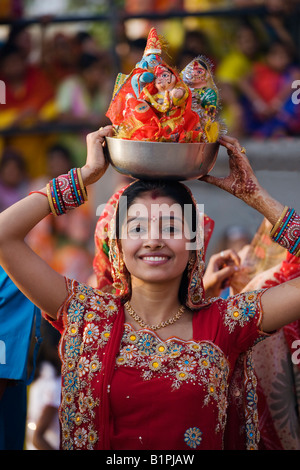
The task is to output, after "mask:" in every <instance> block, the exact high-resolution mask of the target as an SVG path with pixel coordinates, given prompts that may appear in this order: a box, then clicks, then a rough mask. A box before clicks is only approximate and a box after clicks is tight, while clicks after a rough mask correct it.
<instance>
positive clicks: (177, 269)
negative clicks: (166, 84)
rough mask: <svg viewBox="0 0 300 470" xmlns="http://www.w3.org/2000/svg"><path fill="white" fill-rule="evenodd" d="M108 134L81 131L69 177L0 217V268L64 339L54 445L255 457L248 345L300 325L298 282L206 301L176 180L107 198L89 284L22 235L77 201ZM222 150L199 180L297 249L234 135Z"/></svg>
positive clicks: (292, 224) (288, 224)
mask: <svg viewBox="0 0 300 470" xmlns="http://www.w3.org/2000/svg"><path fill="white" fill-rule="evenodd" d="M111 135H112V128H111V127H107V128H104V129H100V130H99V131H97V132H94V133H92V134H89V135H88V137H87V162H86V164H85V165H84V166H83V167H82V168H81V169H73V170H71V171H70V172H69V174H68V175H62V176H60V177H58V178H56V179H55V180H53V181H52V182H51V183H50V184H49V185H48V186H47V188H43V189H42V190H41V191H40V192H39V193H34V194H31V195H30V196H28V197H26V198H25V199H23V200H21V201H19V202H18V203H17V204H15V205H13V206H11V207H10V208H8V209H7V210H6V211H4V212H2V213H1V214H0V262H1V264H2V266H3V267H4V269H5V270H6V272H7V273H8V274H9V275H10V277H11V278H12V279H13V280H14V282H15V283H16V284H17V285H18V287H19V288H20V289H21V290H22V291H23V292H24V293H25V294H26V295H27V296H28V297H29V298H30V299H31V300H32V301H33V302H34V303H35V304H36V305H38V306H39V307H40V308H41V309H42V310H43V311H44V312H47V314H45V315H46V318H47V319H48V320H49V321H50V322H52V323H53V325H54V326H55V327H56V328H57V329H58V330H59V331H60V332H61V333H62V337H61V342H60V355H61V361H62V402H61V406H60V421H61V428H62V432H61V447H62V448H63V449H66V450H67V449H97V450H100V449H111V450H122V449H130V450H135V449H141V450H143V449H144V450H145V449H151V450H189V449H197V450H201V449H215V450H217V449H224V448H226V449H237V448H238V449H245V448H247V449H257V448H259V437H260V432H259V428H258V403H257V392H256V385H257V381H256V377H255V375H254V373H253V370H252V365H251V364H252V363H251V355H250V354H249V351H250V349H251V348H252V346H253V345H254V344H255V343H256V342H258V340H261V339H264V338H265V337H266V336H267V333H268V332H272V331H274V330H276V329H277V328H280V327H281V326H283V325H285V324H287V323H289V322H292V321H294V320H296V319H300V310H299V305H300V280H299V278H297V279H294V280H293V281H288V282H286V283H285V285H279V286H276V287H272V288H270V289H262V290H257V291H253V292H247V293H242V294H238V295H235V296H232V297H229V298H228V299H227V300H224V299H221V298H206V297H205V292H204V287H203V276H204V268H205V264H204V255H205V247H206V245H207V237H206V235H207V234H208V230H206V224H204V227H202V226H201V223H200V224H199V223H198V222H199V220H200V222H201V218H199V214H198V208H197V204H196V202H195V200H194V198H193V196H192V194H191V192H190V190H189V189H188V188H187V187H186V186H184V185H183V184H181V183H174V182H167V183H166V182H161V181H157V182H156V181H155V182H149V181H148V182H142V181H137V182H134V183H133V184H131V185H129V186H128V187H127V188H124V189H122V190H120V191H119V192H118V193H117V194H115V195H114V196H113V197H112V199H111V201H109V203H108V207H109V209H107V211H106V210H105V211H104V214H103V219H101V220H100V221H99V227H101V231H100V230H99V231H98V230H97V232H96V244H97V249H98V253H97V257H96V260H95V266H97V274H100V276H98V281H99V283H98V286H97V288H92V287H91V286H89V285H84V284H81V283H79V282H77V281H76V280H74V279H73V280H72V279H64V278H63V277H62V276H61V275H59V274H58V273H56V272H55V271H53V269H52V268H51V267H49V266H48V265H47V264H45V263H44V262H43V261H42V260H41V259H40V258H39V257H38V256H37V255H36V254H35V253H33V252H32V251H31V250H30V249H29V247H28V246H27V245H26V243H25V241H24V239H25V237H26V235H27V233H28V232H29V230H31V229H32V228H33V227H34V226H35V225H36V224H37V223H38V222H39V221H40V220H42V219H43V218H44V217H45V216H46V215H49V213H50V212H51V213H52V215H53V216H58V215H59V214H64V212H66V210H70V209H74V208H75V207H77V206H78V205H79V204H82V203H84V201H85V199H86V198H87V191H86V187H87V186H89V185H90V184H93V183H95V182H96V181H98V180H99V179H100V177H101V176H102V175H103V174H104V173H105V171H106V169H107V166H108V164H107V162H106V161H105V158H104V154H103V149H102V145H103V144H104V141H105V136H111ZM220 143H221V144H222V145H223V146H224V147H225V148H226V149H227V151H228V155H229V166H230V173H229V175H228V176H227V177H224V178H216V177H212V176H205V177H204V178H203V179H204V180H205V181H206V182H208V183H211V184H214V185H216V186H218V187H220V188H222V189H224V190H226V191H228V192H230V193H231V194H233V195H234V196H236V197H238V198H240V199H242V200H243V201H244V202H245V203H247V204H248V205H250V206H251V207H253V208H254V209H256V210H258V211H259V212H260V213H261V214H262V215H263V216H265V217H266V218H267V219H268V220H269V221H270V222H271V224H272V225H273V226H274V229H273V231H274V233H275V238H276V241H277V242H278V243H281V244H283V245H284V246H286V247H287V249H289V250H290V251H294V252H296V254H299V253H300V250H299V240H298V239H299V233H300V232H299V227H300V222H299V221H300V218H299V216H298V215H297V214H295V213H294V211H292V210H290V209H288V208H284V207H283V205H282V204H280V203H279V202H277V201H276V200H275V199H273V198H272V197H271V196H270V195H269V194H268V193H267V192H266V191H265V190H264V189H263V188H262V187H261V186H260V184H259V182H258V181H257V179H256V177H255V175H254V173H253V171H252V169H251V167H250V164H249V162H248V160H247V157H246V155H245V153H244V150H243V149H242V148H241V146H240V144H239V143H238V142H237V141H236V140H235V139H233V138H231V137H228V136H226V137H224V138H222V139H220ZM237 182H238V184H237ZM249 187H250V188H251V191H249ZM42 193H43V194H42ZM110 205H111V207H110ZM187 209H189V210H187ZM62 216H63V215H62ZM204 220H205V221H206V222H207V220H208V218H207V217H204ZM97 228H98V227H97ZM273 231H272V232H273ZM100 233H101V235H99V234H100ZM203 233H204V243H203ZM208 238H209V237H208ZM201 242H202V243H201ZM226 269H227V271H226V272H227V275H228V268H226ZM232 269H233V267H232ZM232 272H233V271H232ZM104 278H105V280H104ZM132 423H134V425H133V424H132Z"/></svg>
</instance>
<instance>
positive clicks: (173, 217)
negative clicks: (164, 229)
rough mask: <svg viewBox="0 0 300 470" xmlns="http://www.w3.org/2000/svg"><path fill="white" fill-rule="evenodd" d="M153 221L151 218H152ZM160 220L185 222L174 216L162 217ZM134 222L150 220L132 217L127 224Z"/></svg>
mask: <svg viewBox="0 0 300 470" xmlns="http://www.w3.org/2000/svg"><path fill="white" fill-rule="evenodd" d="M150 219H151V217H150ZM159 219H160V220H172V221H173V220H178V221H179V222H183V219H182V218H181V217H175V216H174V215H163V216H160V217H159ZM133 220H138V221H148V220H149V218H148V217H139V216H137V215H136V216H131V217H128V219H127V221H126V223H127V224H129V223H130V222H132V221H133Z"/></svg>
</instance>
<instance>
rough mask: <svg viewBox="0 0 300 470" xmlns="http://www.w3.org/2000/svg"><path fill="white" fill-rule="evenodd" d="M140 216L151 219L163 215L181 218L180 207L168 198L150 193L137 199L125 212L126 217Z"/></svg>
mask: <svg viewBox="0 0 300 470" xmlns="http://www.w3.org/2000/svg"><path fill="white" fill-rule="evenodd" d="M138 213H140V216H143V217H147V218H151V217H153V216H156V217H162V216H165V215H169V214H171V213H172V215H176V216H179V217H181V218H182V208H181V205H180V204H179V203H178V202H176V201H175V199H173V198H171V197H170V196H162V195H157V194H155V193H154V191H153V194H152V192H149V193H145V194H144V195H142V196H139V197H137V198H136V199H135V200H134V201H133V203H132V204H131V205H130V207H129V208H128V211H127V217H128V218H130V217H133V216H137V214H138Z"/></svg>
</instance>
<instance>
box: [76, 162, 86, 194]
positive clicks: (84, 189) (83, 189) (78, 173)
mask: <svg viewBox="0 0 300 470" xmlns="http://www.w3.org/2000/svg"><path fill="white" fill-rule="evenodd" d="M77 175H78V180H79V185H80V188H81V191H82V194H83V198H84V200H85V201H87V200H88V194H87V190H86V187H85V186H84V184H83V180H82V174H81V169H80V168H77Z"/></svg>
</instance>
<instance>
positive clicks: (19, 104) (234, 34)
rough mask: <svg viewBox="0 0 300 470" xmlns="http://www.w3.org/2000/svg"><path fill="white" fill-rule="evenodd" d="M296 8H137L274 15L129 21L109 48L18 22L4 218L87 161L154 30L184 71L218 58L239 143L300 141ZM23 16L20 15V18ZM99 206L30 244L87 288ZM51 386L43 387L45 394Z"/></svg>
mask: <svg viewBox="0 0 300 470" xmlns="http://www.w3.org/2000/svg"><path fill="white" fill-rule="evenodd" d="M6 3H8V2H6ZM13 3H14V2H10V4H13ZM15 3H16V4H17V2H15ZM298 3H299V2H298V1H296V0H262V1H259V0H258V1H247V0H235V1H233V0H232V1H229V0H228V1H226V0H214V1H208V0H201V1H200V0H186V1H182V0H181V1H180V0H179V1H178V0H177V1H173V2H169V1H168V0H165V1H158V0H156V1H154V0H147V1H144V2H140V1H133V0H127V1H125V2H124V8H125V11H126V13H127V14H136V13H141V14H142V13H147V12H153V11H154V12H166V11H168V9H171V6H170V5H171V4H172V8H173V9H174V10H180V9H182V8H183V9H184V10H185V11H192V10H200V9H209V8H211V6H212V4H213V6H214V7H223V6H229V7H236V8H242V7H253V6H255V5H257V6H264V7H265V8H266V11H267V13H266V14H263V15H250V16H245V17H244V16H242V15H237V16H236V17H232V18H231V17H230V18H229V17H227V16H225V17H223V18H222V17H220V16H216V17H210V16H208V17H205V16H204V17H194V18H191V17H189V18H185V19H184V20H183V19H178V18H176V19H170V20H164V21H150V20H129V21H128V22H126V24H125V23H124V24H123V23H122V25H119V26H118V33H119V36H118V38H117V40H116V43H113V48H108V47H104V45H103V44H102V43H101V41H100V40H99V39H98V38H97V35H94V34H93V32H92V30H82V29H77V30H70V29H68V28H65V27H64V25H63V24H62V25H61V26H58V27H56V28H55V30H54V32H52V34H49V25H50V24H51V20H50V22H49V18H48V19H47V18H43V19H42V20H41V23H40V26H39V30H38V33H37V32H36V29H35V30H34V33H33V29H32V27H31V26H26V25H22V24H19V23H15V24H14V23H12V25H11V26H10V28H9V29H8V32H7V36H6V37H5V38H4V40H3V41H2V43H1V44H0V80H2V81H3V82H4V83H5V87H6V90H5V91H6V96H5V98H6V102H5V104H0V106H1V113H0V212H1V211H2V210H4V209H5V208H6V207H8V206H10V205H11V204H13V203H14V202H16V201H18V200H19V199H20V198H22V197H24V196H25V195H27V194H28V193H29V192H30V191H32V190H38V189H40V188H41V187H43V186H44V185H45V184H46V183H47V182H48V181H49V179H51V178H54V177H56V176H58V175H60V174H62V173H67V172H68V170H69V169H70V168H73V167H75V166H81V165H82V164H84V162H85V136H86V134H87V132H89V130H95V129H97V128H99V127H100V126H103V125H106V124H109V121H108V119H107V118H106V116H105V113H106V110H107V108H108V105H109V102H110V99H111V94H112V90H113V86H114V81H115V78H116V74H117V73H118V72H122V73H127V74H128V73H130V71H131V70H132V68H133V67H134V66H135V64H136V63H137V62H138V61H139V60H140V59H141V57H142V55H143V51H144V48H145V45H146V38H147V34H148V31H149V29H150V27H151V26H156V27H157V29H158V31H159V32H160V33H162V34H163V35H165V37H166V39H167V40H168V42H169V45H170V47H169V51H168V54H169V55H168V57H167V59H166V60H167V61H168V62H169V63H170V64H171V63H172V65H175V66H176V67H177V68H178V70H182V69H183V68H184V66H185V65H187V63H188V62H189V61H190V60H192V59H193V58H194V57H195V56H197V55H199V54H203V55H205V56H207V57H208V58H209V59H210V60H211V62H212V64H213V66H214V74H215V81H216V84H217V86H218V89H219V92H220V98H221V103H222V110H221V114H222V116H221V117H222V119H223V120H224V122H225V124H226V127H227V128H228V133H230V134H231V135H234V136H236V137H238V138H245V137H247V138H279V137H285V136H298V135H299V134H300V119H299V118H300V107H299V105H298V104H297V103H293V100H292V98H291V96H292V91H293V90H292V83H293V82H294V81H295V80H297V79H298V80H299V79H300V71H299V69H300V60H299V47H298V46H299V39H300V36H299V32H298V30H297V28H296V27H295V25H297V23H299V9H298V10H297V8H298ZM297 11H298V14H297V13H296V12H297ZM14 13H15V16H18V15H20V14H21V13H20V11H19V10H17V9H16V10H15V12H14ZM113 189H114V188H111V191H112V192H113ZM94 207H95V206H94V201H93V200H90V201H89V203H88V204H86V205H85V206H83V207H81V208H80V209H77V210H76V211H71V212H70V213H68V214H66V215H65V216H64V217H63V218H61V219H60V218H54V217H52V216H49V217H47V218H46V219H44V220H43V221H42V222H41V223H40V224H39V225H38V226H37V227H36V228H35V229H34V230H33V231H32V232H31V234H30V236H29V238H28V243H29V244H30V246H31V247H32V248H33V249H34V250H35V251H36V252H37V253H38V254H39V255H40V256H42V257H43V258H44V259H45V260H46V261H47V262H48V263H49V264H50V265H52V266H53V267H54V269H56V270H57V271H59V272H61V273H62V274H64V275H66V276H68V277H71V278H76V279H77V280H78V281H81V282H89V281H90V279H91V275H92V269H93V266H92V263H93V250H94V246H93V232H94V226H95V209H94ZM48 352H49V351H48ZM42 357H43V356H42ZM52 359H53V358H52ZM45 360H46V362H48V363H51V362H52V363H53V360H52V361H51V359H49V357H48V358H46V359H45ZM55 362H56V358H55V359H54V363H55ZM53 370H54V372H53V371H52V372H51V370H50V371H49V370H48V369H45V368H44V369H43V371H42V372H41V377H44V380H48V382H49V383H50V382H51V380H52V383H53V384H55V385H53V397H56V396H57V387H58V388H59V386H58V385H57V380H56V377H57V373H56V366H55V368H54V369H53ZM43 386H44V385H43V380H42V379H41V385H36V387H37V389H38V392H35V393H37V395H36V396H41V392H40V390H43ZM39 387H40V388H39ZM53 397H52V398H53ZM55 400H56V398H55ZM55 400H54V398H53V403H56V401H55ZM51 406H52V405H51ZM53 407H54V408H55V407H56V404H55V405H53V406H52V408H53ZM31 419H34V418H33V417H31ZM29 424H30V423H29ZM30 445H31V444H29V446H30ZM40 445H41V446H42V445H43V444H40ZM55 445H56V444H55Z"/></svg>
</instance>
